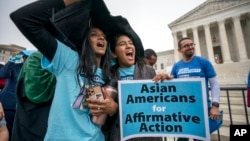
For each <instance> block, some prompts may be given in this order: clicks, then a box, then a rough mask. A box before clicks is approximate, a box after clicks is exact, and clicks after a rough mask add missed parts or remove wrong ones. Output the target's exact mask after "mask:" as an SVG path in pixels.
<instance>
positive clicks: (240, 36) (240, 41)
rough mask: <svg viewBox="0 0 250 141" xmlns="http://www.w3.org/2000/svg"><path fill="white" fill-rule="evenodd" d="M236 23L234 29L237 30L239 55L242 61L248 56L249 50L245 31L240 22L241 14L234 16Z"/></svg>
mask: <svg viewBox="0 0 250 141" xmlns="http://www.w3.org/2000/svg"><path fill="white" fill-rule="evenodd" d="M232 19H233V23H234V31H235V37H236V44H237V47H238V51H239V57H240V61H246V60H248V58H247V50H246V44H245V41H244V36H243V31H242V28H241V24H240V16H235V17H233V18H232Z"/></svg>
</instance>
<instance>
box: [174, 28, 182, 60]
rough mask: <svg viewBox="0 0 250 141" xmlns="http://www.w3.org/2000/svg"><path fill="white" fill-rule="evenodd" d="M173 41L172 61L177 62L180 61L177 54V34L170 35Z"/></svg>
mask: <svg viewBox="0 0 250 141" xmlns="http://www.w3.org/2000/svg"><path fill="white" fill-rule="evenodd" d="M172 36H173V40H174V61H175V62H177V61H179V60H180V55H179V52H178V39H177V32H173V33H172Z"/></svg>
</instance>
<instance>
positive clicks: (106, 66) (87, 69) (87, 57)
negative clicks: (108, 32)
mask: <svg viewBox="0 0 250 141" xmlns="http://www.w3.org/2000/svg"><path fill="white" fill-rule="evenodd" d="M91 28H94V26H92V27H90V28H88V29H87V31H86V32H85V34H84V39H83V43H82V47H81V48H79V49H78V50H77V52H78V55H79V65H78V68H77V72H78V73H77V74H80V75H82V76H84V77H85V78H87V81H88V82H89V83H90V84H93V82H94V76H95V73H96V70H97V66H96V64H97V62H96V56H95V53H94V51H93V49H92V47H91V46H90V30H91ZM96 28H99V27H96ZM99 29H100V28H99ZM107 46H108V45H107ZM100 67H101V69H102V74H103V77H104V79H105V80H108V79H109V77H110V67H111V55H110V52H109V49H108V47H107V49H106V52H105V55H104V56H102V59H101V64H100ZM78 77H79V76H78ZM78 82H79V78H78Z"/></svg>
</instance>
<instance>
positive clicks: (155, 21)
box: [0, 0, 206, 52]
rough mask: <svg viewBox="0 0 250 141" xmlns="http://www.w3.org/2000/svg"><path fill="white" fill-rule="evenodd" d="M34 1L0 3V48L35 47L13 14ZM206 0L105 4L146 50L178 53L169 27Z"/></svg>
mask: <svg viewBox="0 0 250 141" xmlns="http://www.w3.org/2000/svg"><path fill="white" fill-rule="evenodd" d="M33 1H34V0H1V1H0V19H1V22H0V23H1V24H0V44H6V45H10V44H15V45H19V46H22V47H25V48H27V49H31V50H33V49H35V48H34V46H33V45H32V44H31V43H30V42H29V41H28V40H27V39H26V38H25V37H24V36H23V35H22V33H21V32H20V31H19V30H18V29H17V28H16V26H15V25H14V24H13V22H12V21H11V20H10V18H9V14H10V13H11V12H12V11H14V10H16V9H18V8H19V7H21V6H23V5H26V4H28V3H30V2H33ZM205 1H206V0H104V2H105V3H106V5H107V7H108V9H109V11H110V13H111V14H112V15H114V16H117V15H122V16H123V17H125V18H126V19H127V20H128V21H129V23H130V25H131V26H132V28H133V29H134V30H135V32H136V33H137V34H138V35H139V37H140V38H141V41H142V44H143V46H144V49H148V48H152V49H154V50H155V51H156V52H161V51H166V50H171V49H174V45H173V38H172V33H171V30H170V29H169V27H168V24H170V23H171V22H173V21H174V20H176V19H178V18H179V17H181V16H182V15H184V14H186V13H187V12H189V11H190V10H192V9H194V8H195V7H197V6H199V5H200V4H202V3H203V2H205Z"/></svg>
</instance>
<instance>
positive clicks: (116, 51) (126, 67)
mask: <svg viewBox="0 0 250 141" xmlns="http://www.w3.org/2000/svg"><path fill="white" fill-rule="evenodd" d="M115 21H116V22H115V23H114V24H112V25H114V26H116V25H117V28H118V29H117V31H118V32H117V33H116V34H115V35H114V36H113V37H112V38H111V41H110V50H111V52H112V57H113V58H115V62H116V63H114V65H113V66H112V71H111V72H112V76H111V78H112V80H113V81H114V80H116V81H118V80H143V79H152V78H153V77H154V76H155V75H156V73H155V70H154V69H153V68H152V67H150V66H148V65H145V62H144V60H143V59H144V49H143V46H142V43H141V40H140V38H139V37H138V35H137V34H136V33H135V32H134V31H133V29H132V28H131V27H130V25H129V23H128V21H127V19H125V18H123V17H121V16H120V17H117V18H116V20H115ZM88 102H89V107H90V109H91V112H92V113H93V114H96V115H98V114H99V113H101V112H102V110H106V109H105V107H103V106H102V105H115V104H111V103H112V102H116V103H118V100H117V99H116V101H111V102H110V103H108V101H107V100H104V101H98V100H91V99H88ZM97 105H100V110H99V113H98V111H96V110H94V109H95V107H97ZM110 107H114V106H110ZM92 109H93V110H92ZM119 125H120V123H119V112H118V110H117V111H116V113H115V114H114V115H112V116H109V118H108V119H107V121H106V125H104V127H103V131H104V133H105V135H106V141H120V139H121V137H120V127H119ZM129 141H162V137H140V138H139V137H138V138H133V139H130V140H129Z"/></svg>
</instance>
